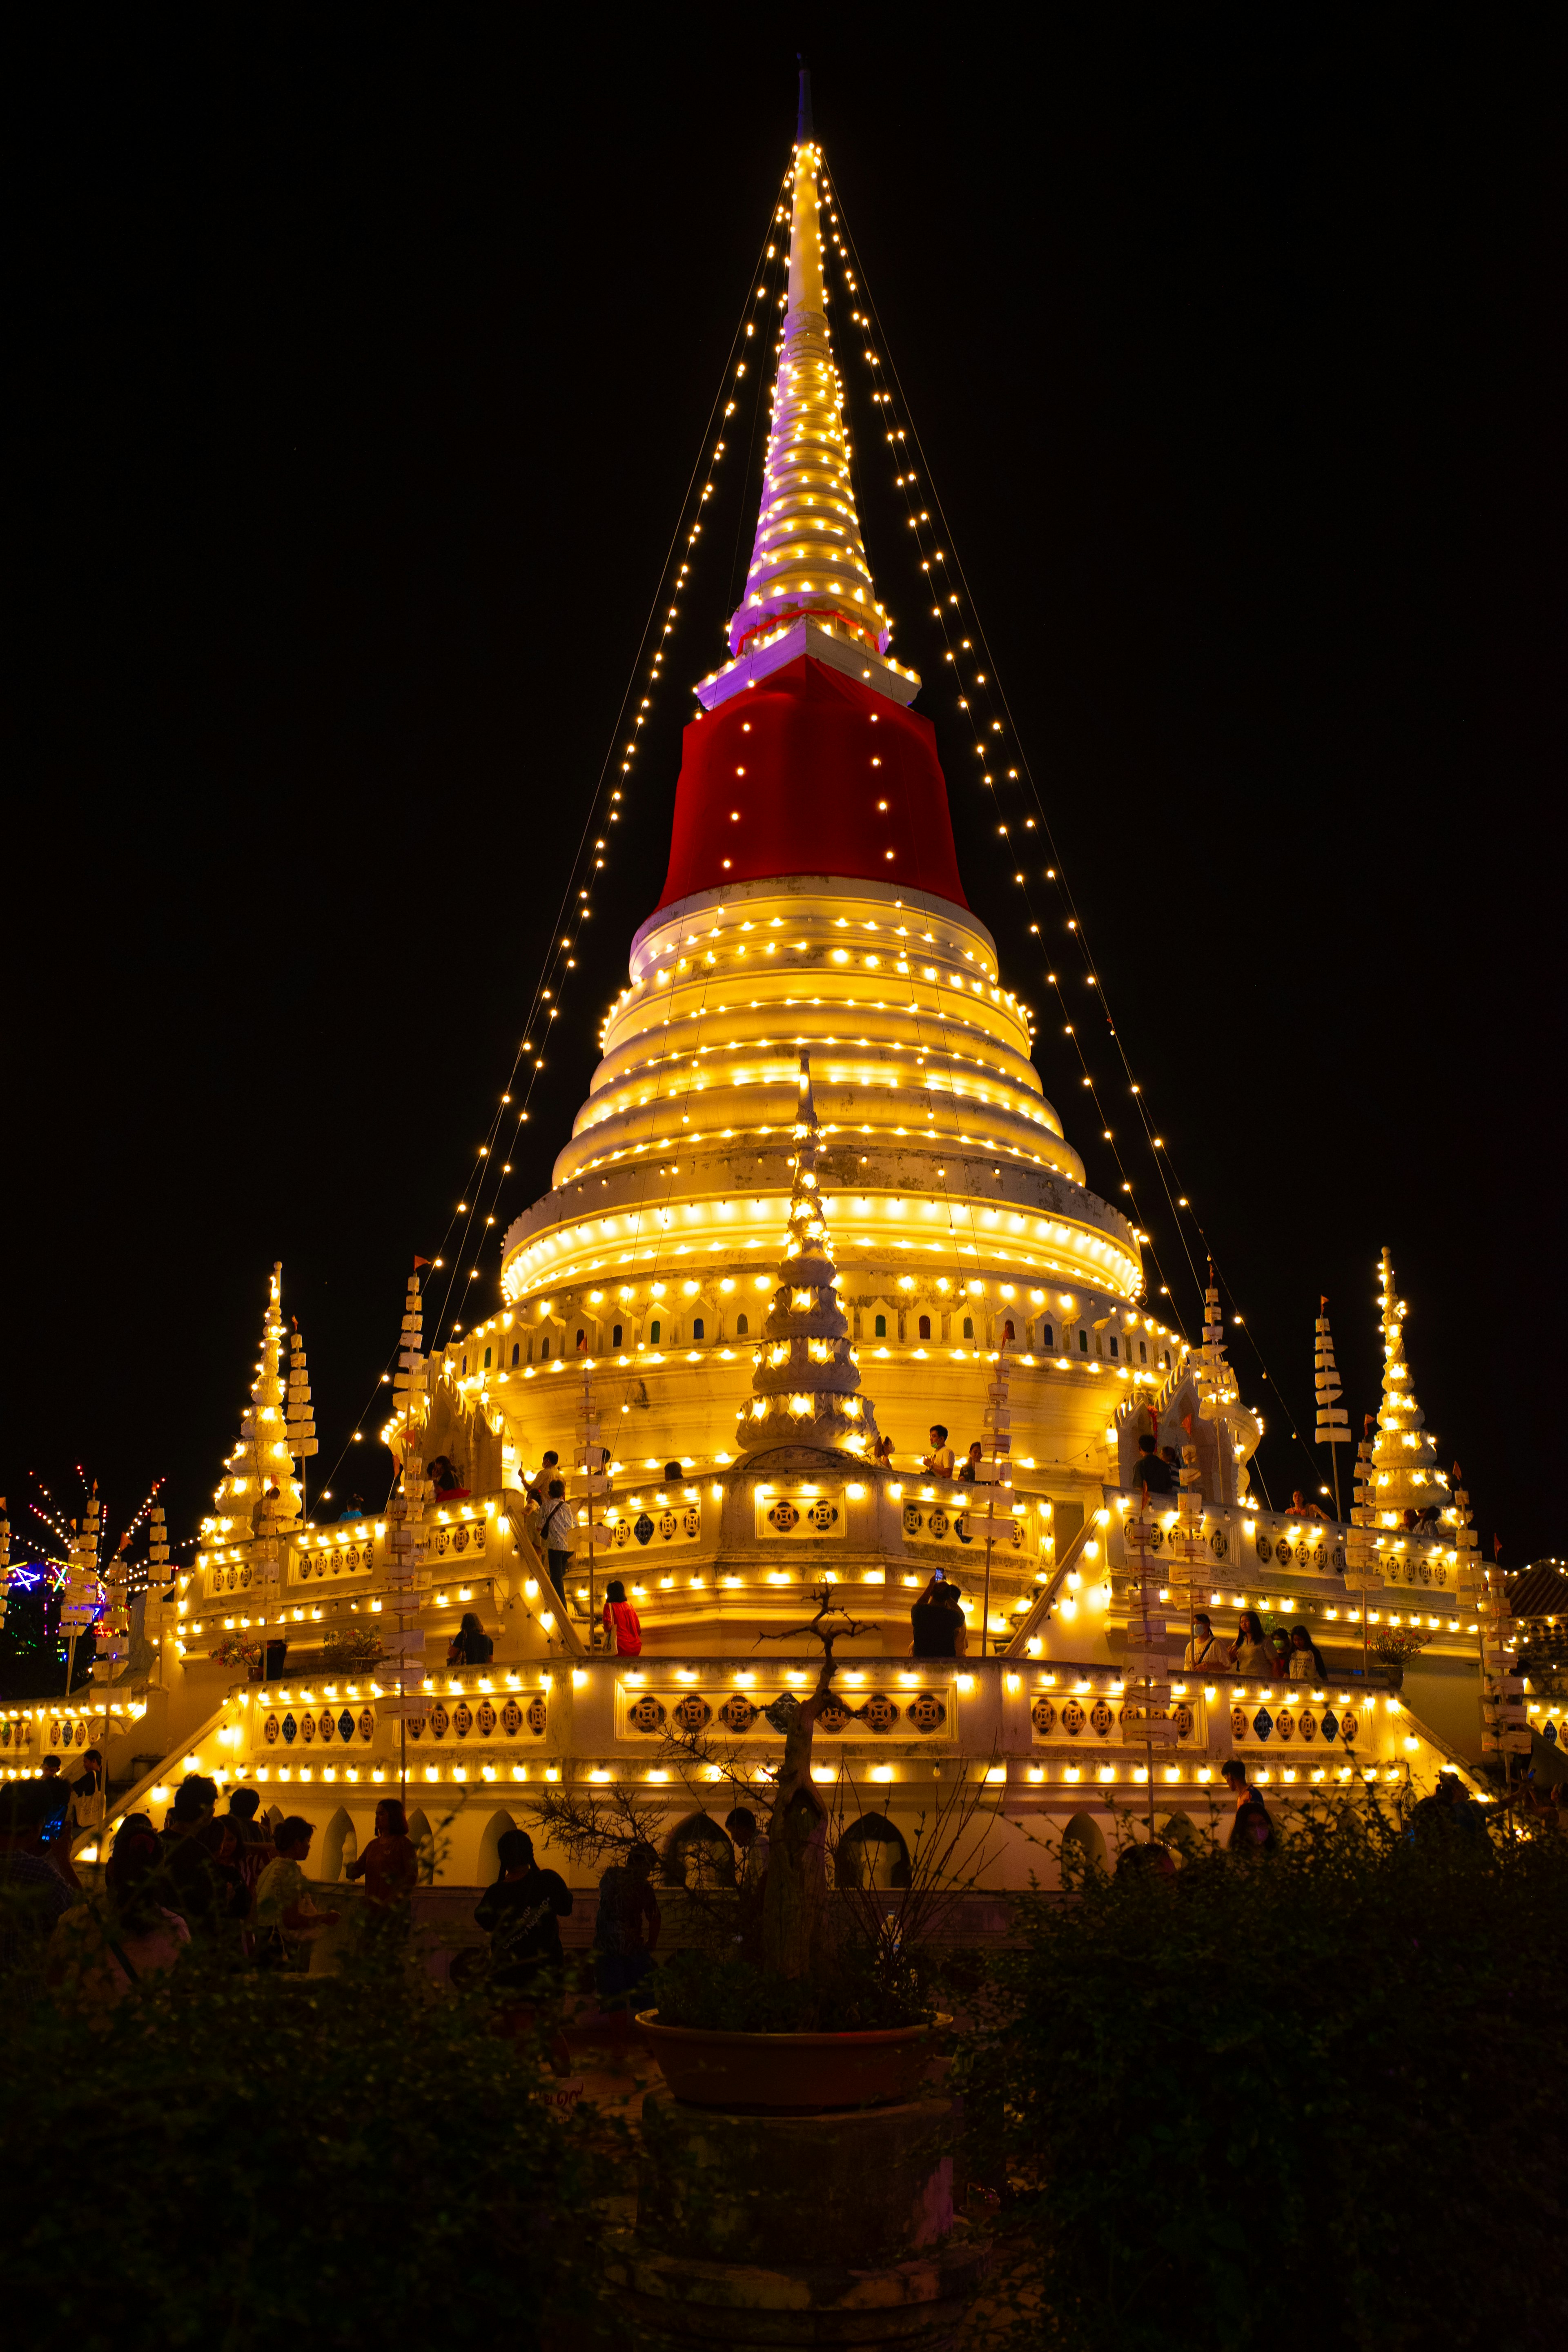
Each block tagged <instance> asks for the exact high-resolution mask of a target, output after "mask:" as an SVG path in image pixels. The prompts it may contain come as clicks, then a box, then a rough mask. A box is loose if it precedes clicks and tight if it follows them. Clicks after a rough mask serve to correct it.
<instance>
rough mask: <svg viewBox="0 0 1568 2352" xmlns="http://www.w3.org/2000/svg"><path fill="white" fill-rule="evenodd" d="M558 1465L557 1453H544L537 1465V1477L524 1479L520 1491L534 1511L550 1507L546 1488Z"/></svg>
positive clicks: (545, 1509) (541, 1510) (559, 1457)
mask: <svg viewBox="0 0 1568 2352" xmlns="http://www.w3.org/2000/svg"><path fill="white" fill-rule="evenodd" d="M560 1467H561V1456H560V1455H559V1454H545V1455H544V1456H543V1458H542V1461H541V1463H540V1465H539V1475H538V1477H537V1478H530V1479H526V1480H525V1481H524V1482H523V1489H522V1491H523V1493H524V1494H525V1495H526V1496H528V1499H529V1501H530V1502H531V1504H532V1505H533V1507H534V1509H535V1510H536V1511H539V1512H544V1511H547V1510H548V1509H549V1508H550V1497H549V1495H548V1493H547V1491H546V1490H547V1488H548V1487H549V1485H550V1481H551V1480H552V1478H553V1477H554V1476H555V1475H557V1473H558V1471H559V1470H560Z"/></svg>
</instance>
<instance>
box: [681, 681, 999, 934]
mask: <svg viewBox="0 0 1568 2352" xmlns="http://www.w3.org/2000/svg"><path fill="white" fill-rule="evenodd" d="M873 720H874V721H875V724H873ZM873 760H876V761H880V765H879V766H877V767H873V766H872V764H871V763H872V761H873ZM742 768H743V769H744V770H745V773H744V775H738V774H737V773H736V771H737V769H742ZM879 801H886V802H887V803H888V806H887V810H886V812H885V813H883V812H882V811H880V810H879V808H878V806H877V803H878V802H879ZM732 812H733V813H738V814H732ZM889 849H890V850H891V851H892V852H893V856H891V857H890V858H889V856H888V854H887V853H888V851H889ZM726 858H728V859H729V861H730V863H729V864H728V866H726V864H725V862H724V861H725V859H726ZM775 874H779V875H782V874H843V875H848V876H851V877H854V878H855V879H857V880H861V881H877V882H891V883H892V884H894V885H895V886H896V887H902V888H904V889H906V890H909V891H910V892H918V891H930V892H931V893H933V894H934V896H936V897H937V898H948V899H951V900H952V903H953V904H954V905H955V906H959V907H966V906H967V905H968V903H969V902H968V900H967V899H966V898H965V897H964V895H963V884H962V883H961V882H960V880H959V878H958V859H957V856H956V854H955V852H954V849H953V845H952V816H951V815H950V814H949V812H948V805H947V782H946V779H945V778H944V776H943V775H942V767H941V763H940V762H939V761H938V759H937V756H936V730H934V728H933V727H932V726H931V720H930V719H922V718H921V716H920V714H919V713H918V712H917V711H913V710H903V709H900V707H899V705H898V704H897V703H896V702H889V700H888V698H887V697H886V695H881V694H873V692H872V691H871V688H869V687H868V686H866V685H864V684H863V683H862V682H861V680H860V679H859V678H855V677H846V676H845V675H844V673H843V671H842V670H836V669H829V668H828V667H826V664H825V663H823V662H819V661H816V660H814V659H813V658H812V656H810V655H809V654H802V655H801V656H799V658H798V659H797V660H795V661H792V662H788V663H786V664H785V666H784V668H783V669H778V670H775V671H774V672H773V676H772V677H768V678H764V679H763V683H762V684H761V685H760V686H753V687H745V688H742V690H741V692H740V693H739V694H736V695H732V696H731V698H730V700H729V701H728V702H722V703H721V704H720V706H719V708H718V709H717V710H705V711H704V712H703V714H702V716H701V718H700V719H693V720H692V722H691V724H690V726H689V727H688V728H687V730H686V735H685V740H684V748H683V751H682V755H681V761H680V781H679V783H678V784H677V786H676V791H675V823H674V826H673V828H672V831H671V835H670V844H669V871H668V874H667V875H666V877H665V882H664V896H663V898H661V899H660V900H659V902H658V903H659V905H660V906H661V907H668V906H669V905H670V904H671V902H672V901H673V900H675V899H677V898H689V897H691V896H692V894H693V893H694V892H696V891H699V890H716V889H720V888H721V887H723V885H724V884H725V883H728V882H762V881H767V880H769V879H770V878H771V877H773V876H774V875H775Z"/></svg>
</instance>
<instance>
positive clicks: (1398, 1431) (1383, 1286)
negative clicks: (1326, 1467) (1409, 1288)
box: [1372, 1250, 1448, 1528]
mask: <svg viewBox="0 0 1568 2352" xmlns="http://www.w3.org/2000/svg"><path fill="white" fill-rule="evenodd" d="M1378 1285H1379V1297H1378V1321H1379V1323H1380V1325H1381V1326H1382V1329H1383V1404H1382V1408H1381V1410H1380V1412H1379V1413H1378V1416H1377V1436H1376V1438H1375V1439H1374V1440H1373V1449H1372V1466H1373V1475H1372V1486H1373V1496H1372V1500H1373V1503H1374V1505H1375V1513H1374V1516H1375V1519H1376V1521H1377V1523H1378V1524H1380V1525H1381V1526H1383V1527H1384V1528H1397V1527H1398V1526H1399V1525H1400V1523H1401V1521H1402V1519H1403V1518H1404V1516H1405V1512H1406V1511H1410V1510H1415V1511H1423V1510H1426V1509H1428V1508H1430V1507H1431V1506H1432V1505H1433V1504H1436V1505H1437V1506H1438V1507H1442V1506H1444V1505H1446V1504H1447V1500H1448V1481H1447V1478H1446V1477H1445V1475H1444V1474H1443V1472H1442V1471H1441V1470H1440V1469H1439V1468H1438V1466H1437V1449H1436V1446H1435V1445H1434V1444H1433V1443H1432V1440H1431V1438H1430V1436H1429V1435H1428V1434H1427V1433H1426V1414H1425V1413H1424V1412H1422V1410H1421V1407H1420V1406H1419V1404H1417V1402H1416V1401H1415V1384H1414V1382H1413V1381H1412V1380H1411V1377H1410V1366H1409V1363H1408V1362H1407V1360H1406V1359H1405V1315H1406V1313H1407V1312H1408V1309H1407V1308H1406V1307H1405V1301H1404V1299H1403V1298H1401V1297H1399V1296H1398V1294H1397V1292H1396V1289H1395V1286H1394V1260H1393V1259H1392V1258H1391V1257H1390V1255H1389V1254H1388V1252H1387V1251H1386V1250H1384V1253H1383V1258H1382V1262H1381V1264H1380V1265H1379V1267H1378Z"/></svg>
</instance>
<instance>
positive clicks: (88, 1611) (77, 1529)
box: [60, 1486, 103, 1643]
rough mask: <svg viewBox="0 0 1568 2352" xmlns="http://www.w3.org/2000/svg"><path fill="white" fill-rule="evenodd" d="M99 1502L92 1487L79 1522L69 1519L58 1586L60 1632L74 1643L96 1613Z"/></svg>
mask: <svg viewBox="0 0 1568 2352" xmlns="http://www.w3.org/2000/svg"><path fill="white" fill-rule="evenodd" d="M102 1508H103V1507H102V1505H101V1504H100V1501H99V1499H98V1489H97V1488H96V1486H95V1487H94V1489H93V1491H92V1494H91V1496H89V1501H88V1506H87V1509H86V1512H85V1513H84V1514H83V1517H82V1518H81V1520H80V1522H78V1521H76V1520H74V1519H73V1520H72V1521H71V1535H70V1542H69V1545H68V1549H67V1554H66V1572H65V1579H64V1581H63V1583H62V1585H61V1587H60V1632H61V1633H63V1634H64V1635H65V1637H66V1639H67V1641H68V1642H72V1643H74V1642H75V1641H76V1639H77V1637H78V1635H79V1634H80V1633H85V1632H86V1630H87V1628H88V1627H89V1625H90V1624H91V1622H92V1621H93V1619H94V1617H95V1616H96V1615H97V1613H98V1605H99V1584H98V1544H99V1535H100V1520H101V1517H102Z"/></svg>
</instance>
